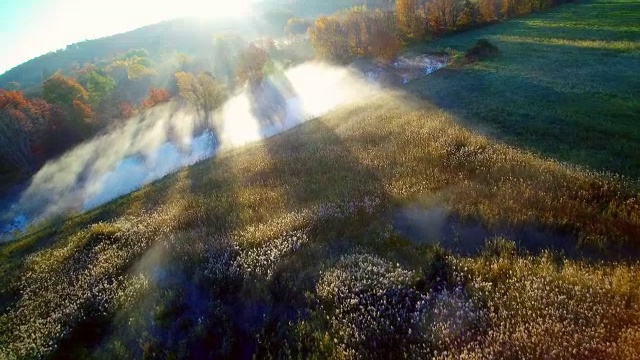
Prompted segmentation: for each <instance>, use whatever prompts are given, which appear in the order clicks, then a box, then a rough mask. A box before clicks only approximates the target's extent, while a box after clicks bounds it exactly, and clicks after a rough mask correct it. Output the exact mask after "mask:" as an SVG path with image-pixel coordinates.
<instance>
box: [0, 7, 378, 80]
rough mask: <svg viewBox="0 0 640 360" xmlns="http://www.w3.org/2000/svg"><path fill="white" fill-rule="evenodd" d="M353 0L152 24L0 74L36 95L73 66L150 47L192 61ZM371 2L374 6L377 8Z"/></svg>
mask: <svg viewBox="0 0 640 360" xmlns="http://www.w3.org/2000/svg"><path fill="white" fill-rule="evenodd" d="M354 3H356V4H357V3H358V2H354V1H352V0H334V1H321V2H318V1H315V0H307V1H296V2H295V3H294V4H290V3H289V2H286V1H285V2H279V1H261V2H258V3H256V4H255V9H254V13H253V14H252V15H251V16H252V18H250V19H241V20H233V19H210V20H203V19H188V18H186V19H175V20H169V21H164V22H161V23H158V24H152V25H148V26H144V27H141V28H139V29H136V30H132V31H129V32H126V33H122V34H117V35H113V36H107V37H104V38H100V39H93V40H86V41H82V42H79V43H75V44H70V45H68V46H67V47H66V48H65V49H60V50H58V51H55V52H50V53H48V54H44V55H42V56H39V57H37V58H35V59H32V60H29V61H27V62H25V63H23V64H21V65H18V66H16V67H14V68H13V69H10V70H8V71H6V72H5V73H4V74H0V88H7V87H8V85H9V84H10V83H11V82H17V83H18V84H20V88H21V89H23V90H25V91H27V92H28V93H33V92H37V91H38V89H37V88H38V86H39V84H41V83H42V82H43V81H44V80H46V78H48V77H49V76H51V75H52V74H53V73H55V72H56V71H58V70H62V71H63V72H64V73H69V71H70V69H71V68H72V67H73V66H74V65H80V66H82V65H84V64H86V63H91V64H95V63H99V62H100V61H102V60H108V59H112V58H113V57H114V56H116V55H118V54H122V53H125V52H127V51H129V50H131V49H146V50H147V51H148V52H149V54H150V55H151V58H152V59H154V60H160V59H161V57H162V56H163V55H164V54H170V53H174V52H180V53H184V54H188V55H189V56H193V57H206V56H210V54H209V53H207V52H208V51H210V48H211V45H212V43H213V38H214V37H215V36H216V35H225V34H230V33H232V34H238V35H240V36H241V37H243V38H245V40H252V39H254V38H259V37H264V36H271V37H278V36H282V35H284V27H285V25H286V23H287V20H289V18H291V17H293V16H301V17H311V18H313V17H315V16H318V15H319V14H330V13H333V12H335V11H338V10H340V9H343V8H347V7H350V6H353V5H354ZM377 5H378V4H377V2H375V1H374V2H371V3H370V4H369V6H370V7H375V6H377Z"/></svg>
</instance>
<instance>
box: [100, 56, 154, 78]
mask: <svg viewBox="0 0 640 360" xmlns="http://www.w3.org/2000/svg"><path fill="white" fill-rule="evenodd" d="M118 68H121V69H124V70H125V71H126V74H127V78H128V79H129V80H138V79H140V78H143V77H147V76H155V75H156V71H155V70H154V69H153V61H151V59H150V58H149V52H148V51H147V50H145V49H132V50H129V51H127V52H126V53H124V54H123V55H120V56H118V57H117V58H116V59H115V60H114V61H113V62H112V63H111V64H110V65H109V67H108V69H109V70H113V69H118Z"/></svg>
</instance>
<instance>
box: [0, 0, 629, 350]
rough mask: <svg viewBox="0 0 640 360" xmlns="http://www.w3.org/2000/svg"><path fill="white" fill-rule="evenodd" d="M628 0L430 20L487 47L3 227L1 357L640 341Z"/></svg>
mask: <svg viewBox="0 0 640 360" xmlns="http://www.w3.org/2000/svg"><path fill="white" fill-rule="evenodd" d="M614 5H615V6H614ZM603 8H607V9H615V10H611V11H608V12H604V11H600V10H603ZM596 13H597V15H596ZM596 18H597V20H598V21H597V22H595V21H594V19H596ZM637 19H640V5H638V4H637V3H633V2H630V1H628V0H614V1H612V0H589V1H582V2H579V3H576V4H573V5H567V6H563V7H560V8H557V9H554V10H552V11H549V12H545V13H542V14H537V15H534V16H530V17H523V18H519V19H516V20H513V21H510V22H505V23H501V24H498V25H495V26H491V27H486V28H483V29H480V30H474V31H469V32H467V33H464V34H461V35H456V36H453V37H448V38H443V39H441V40H439V41H437V42H435V43H430V44H428V45H427V46H426V47H427V49H428V50H430V51H438V52H441V51H442V50H445V51H446V52H448V53H449V54H450V55H452V56H454V58H456V59H458V60H460V57H462V55H461V52H462V51H464V50H466V49H467V48H468V47H470V46H471V45H473V43H475V41H477V39H479V38H483V37H484V38H489V39H490V40H491V41H492V42H495V43H496V44H497V45H498V47H499V49H500V52H501V53H500V55H499V56H497V57H495V58H491V59H487V60H483V61H479V62H475V63H463V62H462V61H460V62H455V61H454V62H453V63H452V65H451V66H450V67H449V68H447V69H443V70H439V71H438V72H435V73H434V74H433V75H429V76H428V77H423V78H421V79H417V80H414V81H412V82H409V83H408V84H407V85H406V86H405V87H398V88H394V89H388V88H375V90H372V91H371V92H370V93H369V92H362V93H361V94H362V98H361V99H359V100H358V101H355V102H353V103H351V104H349V105H343V106H340V107H338V108H335V109H334V110H333V111H330V112H328V113H327V114H325V115H323V116H320V117H318V118H315V119H313V120H310V121H307V122H305V123H303V124H301V125H298V126H296V127H294V128H292V129H290V130H288V131H286V132H283V133H280V134H278V135H275V136H273V137H270V138H266V139H263V140H260V141H257V142H254V143H251V144H248V145H246V146H243V147H240V148H235V149H228V150H225V151H222V152H220V153H218V154H217V155H216V156H215V157H213V158H211V159H208V160H204V161H201V162H199V163H197V164H195V165H193V166H190V167H187V168H184V169H182V170H180V171H178V172H176V173H174V174H172V175H169V176H166V177H164V178H162V179H161V180H158V181H156V182H153V183H151V184H149V185H147V186H144V187H143V188H141V189H140V190H138V191H135V192H133V193H131V194H129V195H126V196H123V197H120V198H118V199H116V200H114V201H112V202H109V203H107V204H105V205H103V206H100V207H98V208H96V209H94V210H91V211H88V212H85V213H80V214H76V215H75V216H72V217H71V216H70V217H67V218H65V217H60V218H56V219H52V220H51V221H49V222H48V223H47V224H44V225H46V226H42V227H40V228H38V229H33V230H34V232H32V233H30V234H28V235H26V236H24V237H22V238H20V239H18V240H16V241H14V242H11V243H8V244H3V245H0V358H3V357H6V358H42V357H49V358H59V359H63V358H64V359H68V358H78V359H84V358H234V359H250V358H252V357H255V358H316V359H352V358H355V359H358V358H363V359H369V358H421V359H422V358H435V359H460V358H470V359H487V358H489V359H493V358H516V359H520V358H531V359H539V358H558V359H569V358H575V359H637V358H640V278H639V277H638V276H637V274H638V273H639V271H640V263H639V262H638V259H639V257H638V254H640V253H639V251H640V246H639V244H638V240H639V239H640V199H639V194H640V191H639V187H638V184H637V181H636V180H635V178H633V176H635V175H636V174H637V165H638V163H637V161H638V158H637V154H635V155H634V153H633V151H632V148H633V146H634V145H635V144H636V143H637V140H640V139H637V137H636V136H637V135H638V132H637V126H634V125H635V124H634V122H633V121H635V117H634V115H635V114H636V113H637V110H638V103H637V100H636V99H635V98H634V97H633V94H634V93H635V89H636V86H637V85H638V84H637V81H638V79H637V77H634V76H629V72H633V73H637V72H638V71H639V70H640V63H639V62H638V53H639V52H640V47H639V44H640V39H638V38H637V37H636V36H637V34H639V33H640V27H639V25H638V24H640V22H639V21H636V20H637ZM534 24H537V25H534ZM590 26H591V27H594V29H598V30H593V31H588V30H585V31H586V32H585V34H588V35H585V36H588V40H587V39H582V40H577V39H572V38H570V36H571V35H572V34H574V35H575V33H573V32H572V31H571V29H572V27H575V28H580V29H585V28H587V29H588V28H589V27H590ZM563 27H564V28H565V29H564V32H563V31H561V30H557V29H558V28H563ZM605 28H606V29H608V30H606V31H605ZM525 30H527V31H525ZM607 31H608V32H607ZM550 32H551V33H553V37H552V38H547V39H546V40H545V39H543V37H544V36H543V34H545V33H550ZM507 33H508V34H511V35H506V34H507ZM621 34H622V35H621ZM507 36H509V37H507ZM518 36H520V37H521V38H517V39H516V38H515V37H518ZM616 36H620V38H617V37H616ZM624 36H626V37H624ZM622 37H624V38H622ZM571 42H573V44H572V45H571V44H570V45H566V44H567V43H571ZM576 42H577V43H578V44H583V45H584V46H578V45H577V44H576ZM554 44H565V45H554ZM424 50H425V45H420V46H419V47H418V48H417V50H416V51H421V52H424ZM558 63H559V64H562V65H554V66H551V64H558ZM596 64H599V65H596ZM336 69H337V68H336ZM312 75H316V76H317V74H309V76H310V78H313V76H312ZM348 80H349V81H344V83H343V85H344V87H345V88H347V87H349V86H353V88H356V89H359V88H358V87H357V86H356V85H358V86H360V84H362V83H363V82H364V80H363V79H362V78H361V77H358V76H356V75H352V76H351V77H350V78H349V79H348ZM605 80H611V81H605ZM313 85H314V84H313V83H311V84H308V87H307V89H309V88H311V89H313V87H312V86H313ZM363 86H364V85H363ZM312 93H313V92H312ZM314 94H317V95H318V96H317V97H318V98H323V96H324V97H330V96H329V95H335V94H331V93H330V92H329V91H328V90H327V89H324V88H323V89H320V90H318V91H317V92H315V93H314ZM565 105H566V107H565ZM552 115H553V116H555V117H552ZM545 125H546V129H547V130H545ZM262 126H265V125H264V124H263V125H262ZM258 130H260V129H258ZM262 130H264V129H262ZM603 134H608V135H609V137H608V138H604V137H602V136H603ZM529 136H530V137H531V138H529ZM601 141H605V143H604V144H602V145H601V143H600V142H601ZM601 146H602V147H601ZM598 154H599V156H596V155H598ZM584 164H587V165H590V166H591V167H590V168H587V167H583V166H580V165H584ZM593 169H597V170H601V169H609V170H619V171H621V172H623V173H625V175H628V176H629V178H624V177H621V176H618V175H615V174H611V173H607V172H600V171H595V170H593Z"/></svg>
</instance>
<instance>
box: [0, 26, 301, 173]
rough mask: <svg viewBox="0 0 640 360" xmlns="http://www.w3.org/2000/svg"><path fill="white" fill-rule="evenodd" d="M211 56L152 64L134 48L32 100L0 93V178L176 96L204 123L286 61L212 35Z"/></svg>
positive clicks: (48, 83)
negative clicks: (203, 118) (233, 94)
mask: <svg viewBox="0 0 640 360" xmlns="http://www.w3.org/2000/svg"><path fill="white" fill-rule="evenodd" d="M210 50H211V56H210V57H208V58H207V57H205V58H191V57H189V56H187V55H185V54H181V53H176V54H173V56H172V57H171V59H169V60H168V61H167V62H165V63H154V62H153V61H151V60H150V59H149V56H148V53H147V52H146V50H144V49H133V50H130V51H128V52H126V53H124V54H121V55H118V56H116V57H114V58H112V59H111V60H109V61H107V62H101V63H100V65H96V64H86V65H84V66H82V67H79V66H78V67H75V68H74V69H72V71H71V75H64V74H63V73H62V72H56V73H54V74H53V75H51V76H50V77H49V78H48V79H46V80H45V81H44V83H43V84H42V89H41V92H40V93H39V94H38V96H36V97H31V98H29V97H27V96H25V94H24V93H23V92H21V91H20V90H19V89H0V172H2V173H22V174H29V173H32V172H34V171H35V170H37V168H38V167H39V166H40V165H42V164H43V163H44V162H46V161H47V160H49V159H51V158H53V157H55V156H58V155H60V154H61V153H63V152H64V151H66V150H68V149H69V148H71V147H73V146H75V145H76V144H78V143H80V142H82V141H84V140H86V139H89V138H91V137H93V136H95V135H96V134H97V133H98V132H99V131H100V130H102V129H103V128H105V127H107V126H109V125H110V124H112V123H114V122H117V121H125V120H126V119H128V118H131V117H133V116H135V115H136V114H137V113H139V112H141V111H144V110H146V109H149V108H152V107H154V106H156V105H158V104H161V103H165V102H168V101H169V100H171V99H172V98H173V97H175V96H178V97H179V98H180V99H183V100H185V101H186V102H187V103H190V104H191V105H193V106H194V107H195V109H196V110H197V111H198V113H200V114H201V115H202V116H209V115H210V113H211V112H212V111H214V110H215V109H216V108H218V107H219V106H220V105H221V104H222V103H224V101H225V100H226V98H227V97H228V94H229V93H230V92H233V91H234V89H236V88H239V87H242V86H244V85H245V84H246V83H255V82H258V81H260V80H261V79H262V77H263V76H264V75H265V74H266V73H268V72H269V71H273V68H274V65H273V61H272V59H278V60H279V61H282V60H283V59H285V58H287V59H291V58H292V57H295V56H293V55H287V54H284V53H283V50H282V49H280V48H278V47H276V46H275V43H274V41H273V40H270V39H264V40H262V41H256V42H252V43H246V42H245V41H244V40H243V39H242V38H240V37H238V36H234V35H226V36H216V37H215V38H214V39H213V42H212V47H211V49H210Z"/></svg>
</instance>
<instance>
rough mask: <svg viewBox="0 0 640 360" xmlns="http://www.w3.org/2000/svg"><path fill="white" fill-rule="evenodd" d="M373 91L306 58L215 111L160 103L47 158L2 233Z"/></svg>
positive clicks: (124, 190) (0, 225) (95, 201)
mask: <svg viewBox="0 0 640 360" xmlns="http://www.w3.org/2000/svg"><path fill="white" fill-rule="evenodd" d="M372 91H375V89H374V88H373V87H372V86H371V84H368V83H367V82H366V81H364V79H363V78H362V77H360V76H358V75H357V74H356V73H355V72H352V71H350V70H348V69H346V68H336V67H331V66H328V65H323V64H318V63H308V64H303V65H300V66H298V67H295V68H292V69H289V70H287V71H285V72H283V73H280V74H276V75H272V76H270V77H268V78H267V79H265V80H264V81H262V83H261V84H258V85H256V86H252V87H245V88H244V89H242V90H241V91H240V92H239V93H237V94H234V95H233V96H232V97H231V98H230V99H229V100H228V101H227V102H226V103H225V104H224V105H223V106H222V108H221V109H219V110H218V111H217V112H216V113H214V114H210V116H204V114H199V113H197V112H196V111H195V110H194V109H193V108H192V107H190V106H187V105H184V104H182V103H180V102H179V101H172V102H170V103H167V104H164V105H161V106H157V107H155V108H153V109H150V110H148V111H145V112H144V113H142V114H139V115H137V116H135V117H133V118H131V119H128V120H126V121H123V122H121V123H120V124H117V125H114V126H113V127H111V128H110V129H109V130H108V131H107V132H105V133H104V134H102V135H100V136H98V137H96V138H94V139H92V140H90V141H87V142H85V143H82V144H80V145H78V146H77V147H75V148H74V149H72V150H70V151H69V152H67V153H65V154H64V155H63V156H61V157H60V158H58V159H55V160H52V161H49V162H48V163H47V164H45V165H44V166H43V167H42V168H41V169H40V171H38V173H36V174H35V175H34V176H33V177H32V178H31V180H30V182H29V185H28V187H27V188H26V190H24V191H23V192H22V193H21V194H20V196H19V199H18V200H17V201H16V202H15V203H14V204H13V205H12V206H11V207H10V209H8V211H7V212H6V214H5V215H4V219H3V221H2V222H0V235H1V234H2V233H3V232H4V233H8V232H11V231H15V230H23V229H24V228H25V227H26V226H27V225H28V224H31V223H35V222H38V221H41V220H45V219H48V218H50V217H52V216H56V215H64V214H66V213H68V212H69V211H85V210H89V209H92V208H94V207H96V206H99V205H101V204H104V203H106V202H108V201H110V200H113V199H115V198H117V197H119V196H122V195H125V194H128V193H130V192H131V191H134V190H136V189H139V188H140V187H141V186H143V185H145V184H147V183H149V182H151V181H154V180H157V179H159V178H161V177H163V176H166V175H167V174H170V173H172V172H175V171H176V170H178V169H180V168H181V167H184V166H188V165H191V164H193V163H195V162H198V161H200V160H203V159H206V158H209V157H211V156H213V155H214V154H215V153H216V152H219V151H224V150H225V149H228V148H233V147H238V146H242V145H244V144H247V143H250V142H253V141H257V140H260V139H263V138H265V137H268V136H272V135H275V134H277V133H279V132H281V131H284V130H286V129H289V128H291V127H293V126H296V125H298V124H300V123H301V122H304V121H306V120H309V119H312V118H314V117H317V116H320V115H323V114H324V113H326V112H328V111H330V110H332V109H334V108H336V107H338V106H340V105H344V104H347V103H350V102H353V101H355V100H357V99H360V98H362V97H363V96H366V95H367V94H368V93H371V92H372ZM204 119H209V120H204ZM5 237H6V236H5Z"/></svg>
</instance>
